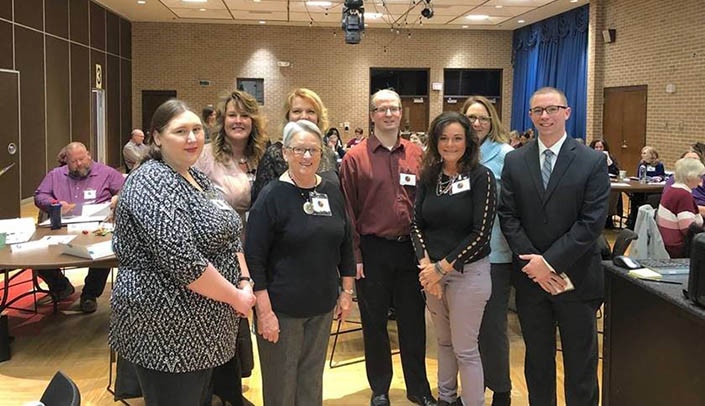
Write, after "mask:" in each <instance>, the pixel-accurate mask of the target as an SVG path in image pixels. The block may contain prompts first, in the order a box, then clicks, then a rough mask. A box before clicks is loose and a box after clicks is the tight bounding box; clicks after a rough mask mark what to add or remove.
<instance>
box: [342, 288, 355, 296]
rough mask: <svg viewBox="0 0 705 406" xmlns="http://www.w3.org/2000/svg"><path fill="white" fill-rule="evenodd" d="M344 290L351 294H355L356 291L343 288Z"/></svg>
mask: <svg viewBox="0 0 705 406" xmlns="http://www.w3.org/2000/svg"><path fill="white" fill-rule="evenodd" d="M343 292H345V293H347V294H348V295H350V296H352V295H354V294H355V291H353V290H352V289H343Z"/></svg>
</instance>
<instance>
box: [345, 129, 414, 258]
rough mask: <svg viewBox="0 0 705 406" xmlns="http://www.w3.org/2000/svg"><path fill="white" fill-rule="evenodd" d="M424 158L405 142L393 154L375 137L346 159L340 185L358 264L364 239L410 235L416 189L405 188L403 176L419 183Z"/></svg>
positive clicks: (398, 141)
mask: <svg viewBox="0 0 705 406" xmlns="http://www.w3.org/2000/svg"><path fill="white" fill-rule="evenodd" d="M422 155H423V150H422V149H421V148H420V147H419V146H418V145H416V144H413V143H411V142H409V141H407V140H405V139H403V138H397V143H396V145H395V146H394V148H392V150H391V151H390V150H389V149H387V148H385V147H384V145H382V144H381V143H380V142H379V140H378V139H377V137H375V136H372V137H369V138H367V139H365V140H363V141H362V142H361V143H360V144H358V145H357V146H356V147H355V148H352V149H350V150H349V151H348V152H347V153H346V154H345V157H343V162H342V164H341V166H340V183H341V186H342V188H343V193H344V194H345V200H346V204H347V209H348V213H349V215H350V219H351V220H352V223H353V225H354V233H353V237H354V243H353V244H354V245H353V248H354V250H355V258H356V260H357V262H358V263H361V262H362V260H361V258H362V257H361V255H360V235H368V234H372V235H376V236H378V237H396V236H400V235H409V232H410V230H411V220H412V219H413V215H414V199H415V198H416V186H411V185H408V184H407V185H401V183H402V182H401V175H402V174H405V175H407V174H408V175H414V177H415V178H416V183H418V181H419V179H418V174H419V166H420V164H421V157H422ZM411 178H412V177H409V179H411ZM405 183H408V181H407V182H405Z"/></svg>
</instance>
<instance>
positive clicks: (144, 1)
mask: <svg viewBox="0 0 705 406" xmlns="http://www.w3.org/2000/svg"><path fill="white" fill-rule="evenodd" d="M137 4H147V0H137Z"/></svg>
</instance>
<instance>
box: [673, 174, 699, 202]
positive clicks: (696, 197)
mask: <svg viewBox="0 0 705 406" xmlns="http://www.w3.org/2000/svg"><path fill="white" fill-rule="evenodd" d="M674 180H675V179H674V177H673V175H671V176H669V177H668V178H667V179H666V184H665V185H664V186H663V191H664V192H665V191H666V189H667V188H669V187H671V185H673V182H674ZM703 183H705V176H703V178H702V181H701V182H700V184H699V185H698V186H696V187H695V188H694V189H693V190H691V193H692V194H693V199H695V203H696V204H697V205H698V206H705V187H703Z"/></svg>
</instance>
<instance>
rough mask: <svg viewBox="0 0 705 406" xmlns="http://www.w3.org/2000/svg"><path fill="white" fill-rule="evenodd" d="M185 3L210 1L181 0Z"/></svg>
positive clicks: (205, 1)
mask: <svg viewBox="0 0 705 406" xmlns="http://www.w3.org/2000/svg"><path fill="white" fill-rule="evenodd" d="M181 1H183V2H184V3H208V0H181Z"/></svg>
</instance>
